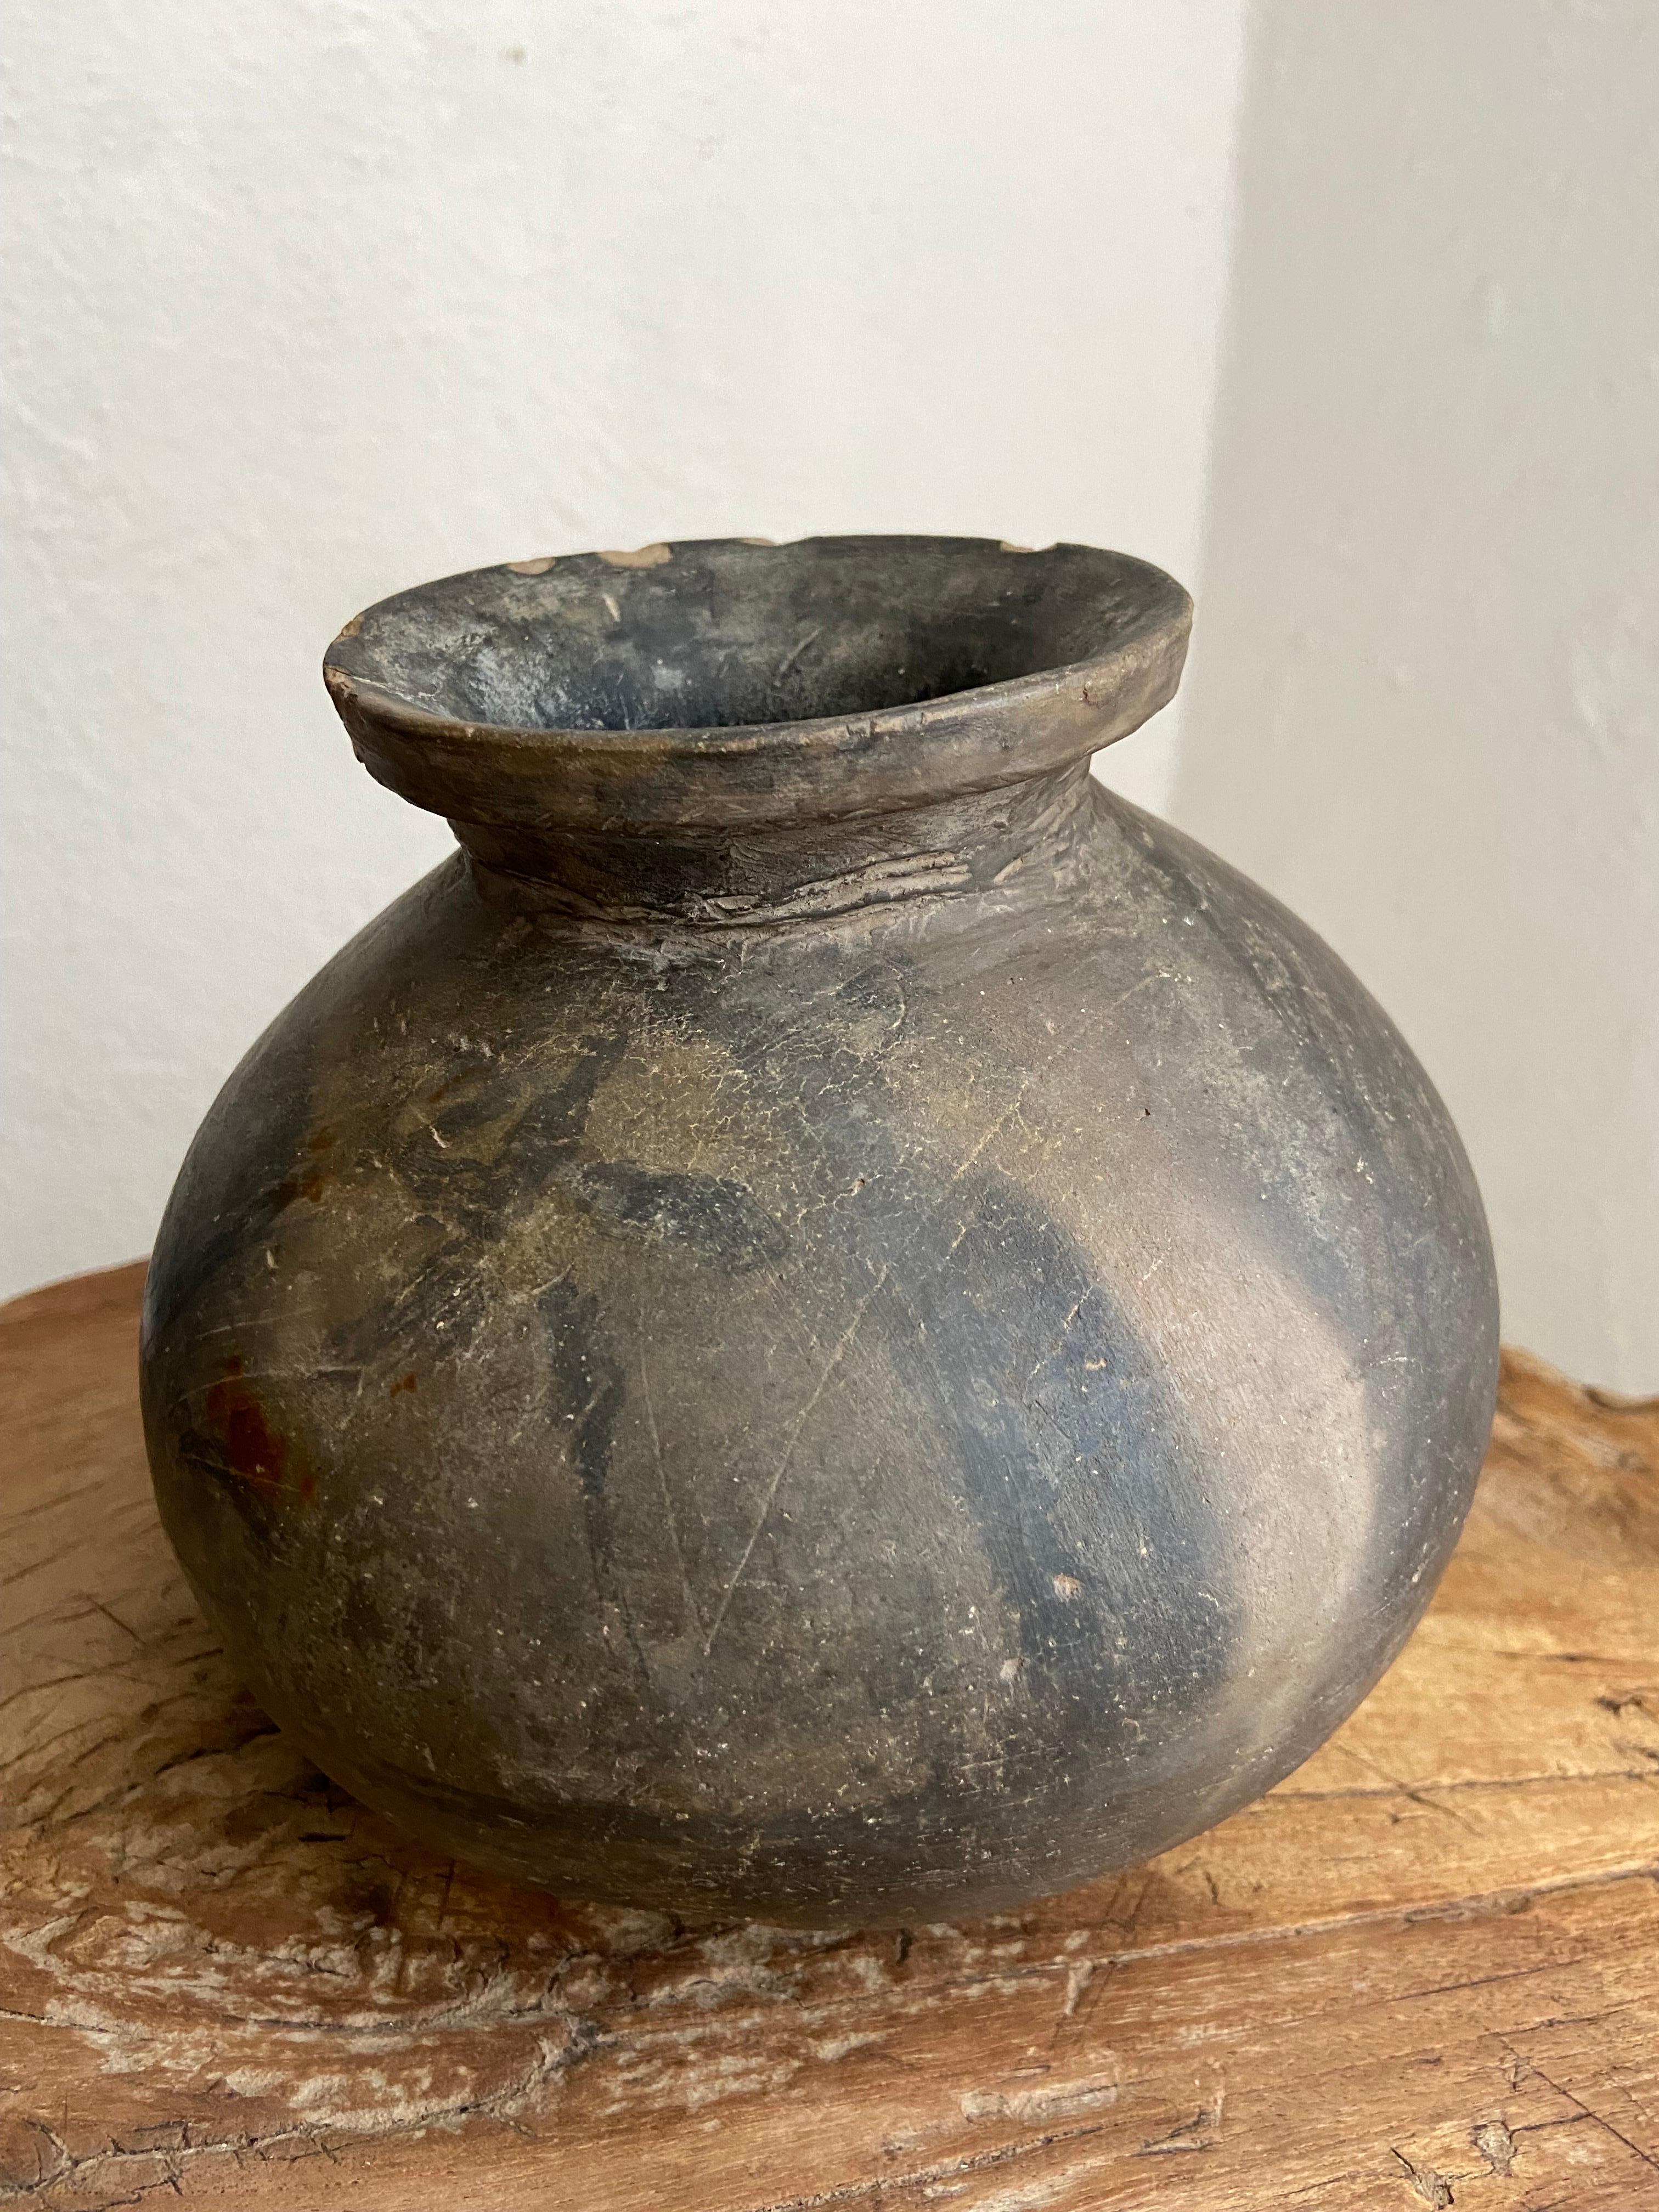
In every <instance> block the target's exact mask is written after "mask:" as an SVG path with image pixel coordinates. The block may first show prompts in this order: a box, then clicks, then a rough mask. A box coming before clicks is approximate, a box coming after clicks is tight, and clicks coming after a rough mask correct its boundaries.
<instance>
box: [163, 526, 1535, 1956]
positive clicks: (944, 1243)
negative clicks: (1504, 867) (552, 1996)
mask: <svg viewBox="0 0 1659 2212" xmlns="http://www.w3.org/2000/svg"><path fill="white" fill-rule="evenodd" d="M1187 620H1188V605H1187V601H1186V599H1185V595H1184V594H1183V593H1182V592H1181V591H1180V589H1179V587H1178V586H1176V585H1174V584H1173V583H1172V582H1171V581H1170V579H1169V578H1167V577H1165V576H1164V575H1162V574H1160V573H1159V572H1158V571H1157V570H1155V569H1152V568H1146V566H1145V565H1144V564H1141V563H1139V562H1133V561H1129V560H1127V559H1126V558H1124V557H1123V556H1118V555H1113V554H1105V553H1097V552H1094V551H1091V550H1088V549H1085V548H1081V547H1074V546H1061V547H1054V548H1052V549H1050V550H1048V551H1047V552H1043V553H1036V554H1025V553H1020V552H1018V551H1015V550H1009V549H1004V548H1001V547H998V546H996V545H994V544H990V543H988V542H981V541H977V540H948V539H927V538H863V539H823V540H815V541H813V540H809V541H806V542H804V543H802V544H797V545H791V546H782V547H775V548H774V547H766V546H762V545H758V544H748V543H745V542H732V543H714V544H690V545H680V546H676V547H672V548H664V547H656V548H647V549H645V550H643V551H642V552H641V553H635V554H628V555H591V556H575V557H571V558H568V559H562V560H558V561H553V562H521V563H517V564H514V565H513V566H512V567H510V568H497V569H490V570H486V571H482V572H480V573H478V574H475V575H471V576H466V577H459V578H455V579H452V580H449V581H447V582H445V583H441V584H437V585H434V586H428V587H426V588H424V589H422V590H421V591H417V592H410V593H406V594H404V596H402V597H401V598H399V599H392V600H389V601H386V603H384V604H383V605H381V606H380V607H377V608H375V609H373V610H371V611H369V612H368V614H366V615H364V616H362V617H359V618H358V620H357V621H356V622H355V623H352V624H350V625H349V627H348V629H347V631H346V632H345V633H343V635H342V637H341V638H340V639H339V640H337V641H336V644H335V646H334V647H333V648H332V649H331V654H330V658H329V671H328V672H329V678H330V684H331V689H332V690H333V692H334V696H335V698H336V701H337V704H338V705H339V708H340V710H341V713H342V714H343V718H344V720H345V721H346V723H347V726H348V727H349V730H350V732H351V734H352V737H353V739H354V742H355V744H356V747H357V750H358V751H359V753H360V755H361V756H362V758H363V759H364V761H365V762H366V763H367V764H368V767H369V768H370V769H371V771H372V772H373V773H374V774H375V775H377V776H379V777H380V779H381V780H382V781H386V782H387V783H390V784H391V785H392V786H393V787H395V788H397V789H398V790H400V791H402V792H403V793H404V794H405V795H406V796H408V797H410V798H411V799H415V800H416V802H417V803H419V804H421V805H428V806H434V807H437V808H439V809H440V810H441V811H445V812H446V813H447V814H448V815H449V816H450V817H451V818H452V819H453V822H454V824H455V827H456V830H457V834H458V836H459V837H460V839H461V842H462V845H463V848H464V850H463V851H462V852H460V853H458V854H457V855H456V856H455V858H454V859H453V860H452V861H450V862H448V863H447V864H445V865H444V866H441V867H440V868H439V869H437V870H436V871H435V872H434V873H433V874H432V875H431V876H429V877H428V878H426V880H425V881H424V882H423V883H422V884H417V885H416V887H415V888H414V889H413V890H411V891H410V892H409V893H408V894H406V896H404V898H402V899H400V900H399V901H398V902H396V903H395V904H394V905H393V906H392V907H391V908H389V909H388V910H387V911H386V914H384V915H381V916H380V919H379V920H378V921H375V922H374V923H373V924H371V925H370V927H368V929H366V930H365V931H363V932H362V934H361V935H360V936H359V937H358V938H356V939H355V940H354V941H353V943H352V944H350V945H348V946H347V947H346V948H345V950H344V951H343V952H342V953H340V954H339V955H338V957H337V958H336V959H335V960H333V961H332V962H331V963H330V964H329V965H328V967H327V968H325V969H324V970H323V972H322V973H321V974H320V975H319V976H318V977H317V978H316V979H315V980H314V981H313V982H312V983H311V984H310V985H309V986H307V988H306V989H305V990H304V991H303V992H302V993H301V994H300V996H299V997H298V998H297V999H296V1000H295V1001H294V1003H293V1005H292V1006H289V1008H288V1009H287V1011H286V1012H284V1013H283V1015H281V1016H280V1017H279V1018H278V1019H277V1021H276V1023H275V1024H273V1025H272V1027H271V1028H270V1030H268V1031H267V1033H266V1034H265V1036H264V1037H263V1038H262V1039H261V1040H260V1041H259V1042H258V1044H257V1045H256V1046H255V1047H254V1048H253V1050H252V1052H251V1053H250V1054H249V1055H248V1056H247V1058H246V1060H244V1062H243V1063H242V1065H241V1066H240V1068H239V1069H238V1070H237V1071H236V1073H235V1074H234V1076H233V1077H232V1079H231V1080H230V1082H229V1083H228V1085H227V1086H226V1089H225V1091H224V1092H223V1093H222V1096H221V1097H220V1098H219V1100H218V1101H217V1103H216V1105H215V1106H214V1108H213V1109H212V1111H211V1112H210V1115H209V1116H208V1119H207V1121H206V1122H205V1123H204V1127H203V1129H202V1131H201V1133H200V1134H199V1136H198V1137H197V1140H196V1143H195V1145H194V1146H193V1148H192V1150H191V1154H190V1157H189V1158H188V1160H187V1161H186V1164H185V1168H184V1170H183V1171H182V1173H181V1175H180V1177H179V1183H178V1187H177V1188H176V1189H175V1191H174V1194H173V1200H172V1202H171V1204H170V1206H169V1208H168V1212H167V1218H166V1221H165V1223H164V1225H163V1228H162V1231H161V1237H160V1240H159V1242H158V1244H157V1248H156V1251H155V1259H154V1262H153V1265H152V1268H151V1273H150V1278H149V1292H148V1297H147V1301H146V1310H145V1326H144V1346H143V1370H144V1371H143V1383H144V1403H145V1419H146V1425H147V1431H148V1436H149V1449H150V1456H151V1462H152V1466H153V1468H154V1470H155V1482H156V1490H157V1495H158V1498H159V1499H160V1503H161V1511H162V1515H163V1517H164V1520H165V1522H166V1525H167V1530H168V1533H169V1534H170V1535H171V1537H172V1540H173V1543H174V1545H175V1546H176V1547H177V1549H178V1551H179V1557H180V1559H181V1560H182V1562H183V1564H184V1565H185V1570H186V1571H187V1573H188V1574H189V1577H190V1578H191V1583H192V1585H193V1586H194V1588H195V1589H196V1591H197V1595H198V1596H199V1597H200V1599H201V1601H202V1603H203V1605H204V1607H205V1609H206V1610H207V1612H208V1613H209V1614H210V1617H211V1619H212V1620H213V1622H214V1624H215V1625H216V1627H217V1628H218V1629H219V1631H220V1632H221V1633H222V1635H223V1637H224V1638H225V1640H226V1643H227V1644H228V1648H229V1650H230V1651H231V1653H232V1654H233V1656H234V1658H235V1660H236V1661H237V1662H238V1664H239V1665H240V1667H241V1668H242V1669H243V1670H244V1671H245V1673H246V1679H247V1680H248V1683H249V1685H250V1686H251V1687H252V1690H253V1692H254V1694H255V1695H256V1696H257V1697H258V1699H259V1700H260V1702H261V1703H262V1704H263V1705H265V1706H266V1707H267V1709H268V1710H269V1711H270V1712H271V1714H272V1715H273V1716H274V1717H276V1719H277V1720H278V1721H280V1722H281V1723H283V1726H284V1727H286V1728H288V1729H291V1730H292V1731H293V1733H294V1734H295V1735H296V1736H297V1737H298V1738H299V1740H300V1741H301V1743H302V1744H303V1745H304V1746H305V1747H306V1748H307V1750H308V1751H309V1752H310V1753H312V1755H313V1757H314V1758H315V1759H317V1760H318V1762H319V1764H320V1765H323V1766H324V1767H325V1768H326V1769H327V1770H328V1771H329V1772H331V1774H333V1775H334V1776H335V1777H337V1778H338V1779H339V1780H340V1781H342V1782H343V1783H344V1784H347V1785H348V1786H349V1788H351V1789H353V1790H356V1791H357V1792H358V1793H359V1794H360V1795H361V1796H363V1797H364V1798H366V1799H367V1800H368V1801H369V1802H371V1803H373V1804H374V1805H376V1806H379V1807H380V1808H383V1809H385V1810H386V1811H388V1812H390V1813H392V1814H395V1815H396V1816H398V1818H400V1819H402V1820H405V1821H406V1822H407V1823H408V1824H409V1825H410V1826H411V1827H412V1828H414V1829H416V1830H417V1831H419V1832H422V1834H423V1835H425V1836H426V1837H427V1838H428V1839H430V1840H432V1841H433V1842H435V1843H436V1844H439V1845H441V1847H443V1848H445V1849H447V1850H450V1851H453V1853H454V1854H456V1855H458V1856H459V1857H465V1858H468V1859H471V1860H475V1861H478V1862H480V1863H484V1864H486V1865H489V1866H493V1867H495V1868H496V1869H501V1870H504V1871H507V1872H509V1873H513V1874H517V1875H523V1876H526V1877H527V1878H529V1879H531V1880H532V1881H538V1882H542V1883H544V1884H546V1885H548V1886H550V1887H554V1888H556V1889H560V1890H563V1891H565V1892H568V1893H571V1894H575V1895H589V1896H596V1897H602V1898H609V1899H617V1900H619V1901H624V1902H631V1903H638V1904H647V1905H659V1906H666V1907H668V1908H670V1909H671V1910H678V1911H691V1912H696V1913H709V1912H716V1911H719V1912H726V1911H742V1912H749V1913H755V1914H758V1915H761V1916H763V1917H768V1918H771V1919H775V1920H783V1921H799V1922H804V1923H809V1924H810V1923H831V1922H837V1921H846V1920H850V1919H866V1920H867V1919H872V1918H873V1919H882V1918H922V1919H937V1918H940V1917H945V1916H946V1915H948V1914H952V1913H956V1912H959V1911H969V1910H975V1911H983V1910H986V1909H990V1908H994V1907H997V1906H1000V1905H1006V1904H1010V1903H1012V1902H1015V1901H1018V1900H1019V1899H1025V1898H1029V1897H1030V1896H1032V1895H1035V1894H1037V1893H1042V1892H1045V1891H1050V1890H1054V1889H1058V1888H1060V1887H1065V1886H1066V1885H1067V1884H1069V1883H1071V1882H1073V1881H1079V1880H1081V1879H1083V1878H1084V1877H1085V1876H1087V1875H1093V1874H1097V1873H1100V1872H1103V1871H1106V1870H1108V1869H1113V1868H1116V1867H1120V1866H1123V1865H1126V1864H1128V1863H1132V1862H1133V1861H1136V1860H1138V1859H1140V1858H1143V1857H1146V1856H1148V1855H1149V1854H1151V1853H1152V1852H1154V1851H1157V1850H1161V1849H1163V1848H1164V1847H1166V1846H1167V1845H1169V1844H1172V1843H1174V1842H1176V1841H1177V1840H1179V1839H1180V1838H1182V1837H1183V1836H1185V1835H1188V1834H1190V1833H1192V1832H1195V1831H1197V1830H1198V1829H1200V1828H1203V1827H1206V1826H1209V1825H1211V1824H1212V1822H1214V1821H1216V1820H1219V1819H1220V1818H1221V1817H1222V1816H1223V1815H1224V1814H1226V1813H1227V1812H1229V1811H1231V1810H1232V1809H1233V1808H1236V1807H1237V1806H1238V1805H1240V1804H1241V1803H1243V1802H1245V1801H1246V1800H1247V1799H1249V1797H1251V1796H1255V1795H1256V1794H1257V1793H1259V1792H1260V1791H1261V1790H1264V1789H1266V1788H1267V1786H1268V1784H1270V1783H1272V1782H1273V1781H1274V1780H1275V1779H1276V1778H1279V1777H1280V1776H1282V1775H1283V1774H1285V1773H1286V1772H1287V1771H1289V1770H1290V1769H1291V1768H1292V1767H1293V1766H1295V1765H1297V1764H1298V1763H1299V1762H1300V1761H1301V1760H1302V1759H1304V1758H1305V1757H1306V1756H1307V1755H1308V1753H1310V1751H1311V1750H1312V1749H1313V1748H1314V1747H1315V1746H1316V1744H1317V1743H1318V1742H1319V1741H1321V1740H1322V1738H1323V1737H1324V1736H1325V1735H1327V1734H1328V1732H1329V1730H1330V1729H1332V1728H1334V1726H1335V1724H1336V1723H1337V1722H1338V1721H1339V1720H1340V1719H1341V1718H1342V1717H1344V1716H1345V1715H1346V1713H1347V1712H1348V1711H1350V1709H1351V1708H1352V1706H1353V1705H1355V1704H1356V1703H1357V1702H1358V1699H1359V1698H1360V1697H1361V1696H1362V1695H1363V1694H1364V1691H1365V1690H1366V1689H1367V1688H1368V1687H1369V1686H1370V1684H1371V1683H1372V1682H1373V1681H1374V1680H1376V1677H1377V1675H1378V1674H1380V1673H1381V1671H1382V1669H1383V1667H1384V1666H1385V1665H1386V1664H1387V1662H1388V1661H1389V1659H1390V1657H1391V1656H1393V1654H1394V1653H1395V1650H1397V1649H1398V1647H1399V1645H1400V1644H1401V1642H1402V1641H1403V1639H1404V1638H1405V1636H1406V1635H1407V1632H1409V1630H1410V1629H1411V1627H1412V1626H1413V1623H1414V1622H1415V1621H1416V1620H1417V1618H1418V1616H1419V1613H1421V1611H1422V1609H1423V1607H1424V1606H1425V1604H1426V1602H1427V1601H1428V1598H1429V1596H1430V1595H1431V1591H1432V1589H1433V1587H1434V1584H1435V1582H1436V1580H1437V1577H1438V1574H1439V1571H1440V1569H1441V1567H1442V1565H1443V1563H1444V1561H1445V1559H1446V1558H1447V1556H1448V1554H1449V1551H1450V1548H1451V1546H1452V1544H1453V1541H1455V1536H1456V1534H1457V1531H1458V1528H1459V1527H1460V1526H1461V1523H1462V1517H1463V1515H1464V1512H1465V1510H1466V1509H1467V1506H1468V1501H1469V1498H1470V1497H1471V1495H1472V1492H1473V1487H1474V1479H1475V1475H1476V1473H1477V1470H1478V1468H1479V1465H1480V1456H1481V1452H1482V1449H1483V1447H1484V1444H1485V1441H1486V1431H1487V1428H1488V1425H1489V1421H1490V1417H1491V1413H1492V1399H1493V1391H1494V1386H1495V1376H1496V1368H1497V1313H1496V1297H1495V1291H1494V1286H1493V1280H1492V1262H1491V1255H1490V1251H1489V1249H1488V1245H1487V1241H1486V1230H1485V1225H1484V1221H1483V1218H1482V1215H1481V1211H1480V1200H1479V1198H1478V1195H1477V1194H1476V1192H1475V1189H1474V1182H1473V1181H1472V1178H1471V1176H1470V1173H1469V1170H1468V1164H1467V1162H1466V1160H1465V1158H1464V1156H1463V1153H1462V1149H1461V1147H1460V1146H1459V1144H1458V1142H1457V1139H1456V1136H1455V1133H1454V1132H1453V1130H1452V1128H1451V1127H1450V1124H1449V1121H1448V1120H1447V1118H1446V1115H1445V1113H1444V1110H1443V1108H1442V1107H1441V1105H1440V1103H1439V1102H1438V1100H1437V1098H1436V1097H1435V1095H1434V1093H1433V1091H1432V1090H1431V1087H1430V1085H1429V1084H1428V1082H1427V1079H1426V1078H1425V1076H1424V1074H1423V1073H1422V1071H1421V1069H1420V1068H1419V1066H1417V1064H1416V1062H1415V1061H1414V1060H1413V1058H1412V1056H1411V1054H1409V1052H1408V1051H1407V1048H1406V1047H1405V1045H1404V1044H1403V1042H1401V1039H1400V1037H1399V1036H1398V1035H1397V1034H1396V1033H1395V1030H1393V1028H1392V1027H1391V1026H1390V1024H1389V1022H1388V1021H1387V1019H1386V1018H1385V1017H1384V1016H1383V1013H1382V1012H1381V1011H1380V1010H1379V1008H1378V1007H1377V1006H1376V1004H1375V1003H1374V1002H1373V1001H1372V1000H1370V998H1369V997H1368V996H1367V995H1366V994H1365V993H1364V990H1363V989H1362V988H1361V987H1359V985H1358V983H1357V982H1356V981H1354V979H1353V977H1352V975H1349V974H1348V972H1347V971H1346V969H1344V968H1343V967H1342V966H1341V964H1340V962H1338V961H1337V960H1336V959H1335V957H1334V956H1333V955H1332V953H1331V952H1330V951H1328V949H1327V948H1326V947H1325V946H1324V945H1322V943H1321V942H1320V941H1319V939H1317V938H1316V937H1315V936H1314V935H1313V934H1312V933H1310V931H1308V930H1307V929H1305V928H1304V927H1303V926H1302V925H1301V924H1300V923H1298V922H1297V921H1296V920H1295V919H1294V917H1293V916H1291V915H1289V914H1287V913H1286V912H1285V909H1284V908H1281V907H1279V905H1277V904H1276V903H1275V902H1273V900H1272V899H1270V898H1268V897H1267V896H1266V895H1265V894H1264V893H1262V892H1261V891H1260V890H1256V889H1255V887H1254V886H1252V885H1251V884H1249V883H1247V882H1246V881H1244V880H1243V878H1240V877H1239V876H1237V874H1236V873H1234V872H1232V871H1231V870H1230V869H1228V868H1226V867H1225V866H1223V865H1222V864H1221V863H1220V862H1218V860H1214V859H1213V858H1212V856H1210V855H1209V854H1206V853H1205V852H1203V851H1202V850H1201V849H1200V848H1198V847H1196V846H1194V845H1193V844H1192V843H1191V842H1189V841H1188V840H1187V839H1185V838H1182V837H1181V836H1177V835H1176V833H1175V832H1174V831H1172V830H1170V829H1168V828H1166V827H1165V826H1164V825H1163V824H1161V823H1158V822H1156V821H1153V820H1152V819H1151V818H1149V817H1146V816H1145V815H1143V814H1141V813H1139V812H1138V811H1136V810H1135V809H1133V808H1132V807H1130V806H1127V805H1124V804H1123V803H1122V802H1121V801H1119V800H1117V799H1114V798H1112V797H1111V796H1109V794H1108V793H1105V792H1103V790H1101V789H1100V788H1099V787H1098V786H1097V785H1095V784H1094V783H1093V782H1091V781H1090V779H1089V777H1088V775H1087V761H1088V757H1089V755H1090V753H1091V751H1092V750H1095V749H1096V748H1097V747H1098V746H1099V745H1101V744H1104V743H1106V742H1109V740H1110V739H1111V738H1114V737H1116V736H1121V735H1122V734H1123V733H1124V732H1126V731H1127V730H1129V729H1132V728H1133V727H1134V726H1135V725H1136V724H1137V723H1138V722H1139V721H1140V720H1143V719H1144V718H1145V716H1146V714H1149V713H1151V712H1152V711H1154V710H1155V709H1156V708H1157V707H1158V706H1159V705H1161V704H1162V703H1163V702H1164V700H1166V699H1167V698H1168V697H1169V696H1170V694H1171V693H1172V692H1173V690H1174V688H1175V684H1176V679H1177V677H1178V672H1179V667H1180V661H1181V655H1182V650H1183V648H1184V643H1185V635H1186V626H1187ZM1338 720H1340V709H1339V714H1338Z"/></svg>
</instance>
